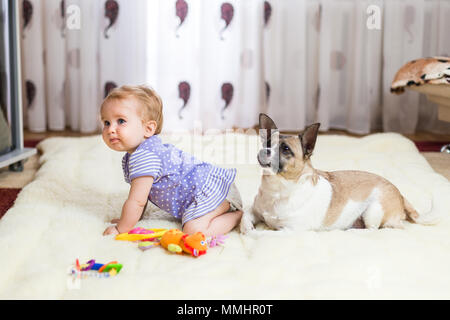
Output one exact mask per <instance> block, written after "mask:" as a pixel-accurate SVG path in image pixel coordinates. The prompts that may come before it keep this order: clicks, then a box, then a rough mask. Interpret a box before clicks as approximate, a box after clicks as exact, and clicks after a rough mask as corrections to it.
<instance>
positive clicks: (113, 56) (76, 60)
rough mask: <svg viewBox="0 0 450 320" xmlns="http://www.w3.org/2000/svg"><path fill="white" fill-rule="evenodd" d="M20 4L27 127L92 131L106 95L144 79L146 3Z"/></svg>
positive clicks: (57, 0)
mask: <svg viewBox="0 0 450 320" xmlns="http://www.w3.org/2000/svg"><path fill="white" fill-rule="evenodd" d="M21 3H22V5H21V7H22V52H23V56H22V69H23V82H24V90H23V91H24V108H25V110H24V111H25V112H24V114H25V117H26V121H25V123H26V125H27V127H28V128H29V129H30V130H31V131H45V130H47V129H49V130H62V129H64V128H66V127H69V128H70V129H72V130H75V131H81V132H95V131H96V130H98V128H99V118H98V111H99V105H100V103H101V100H102V98H103V97H104V95H105V91H107V90H108V89H110V88H112V87H114V86H117V85H121V84H125V83H130V84H142V83H145V81H146V68H145V61H146V38H147V36H146V34H147V29H146V23H147V12H146V9H147V6H146V4H147V3H146V1H145V0H133V1H126V0H122V1H99V0H64V1H61V0H46V1H40V0H21Z"/></svg>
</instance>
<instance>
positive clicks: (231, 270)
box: [0, 134, 450, 299]
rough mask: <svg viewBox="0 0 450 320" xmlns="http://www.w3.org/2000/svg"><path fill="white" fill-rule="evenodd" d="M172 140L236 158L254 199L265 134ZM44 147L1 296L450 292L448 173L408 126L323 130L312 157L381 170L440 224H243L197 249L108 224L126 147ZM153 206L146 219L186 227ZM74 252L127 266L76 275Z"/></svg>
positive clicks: (7, 241) (2, 256) (11, 225)
mask: <svg viewBox="0 0 450 320" xmlns="http://www.w3.org/2000/svg"><path fill="white" fill-rule="evenodd" d="M163 140H165V141H166V142H171V143H174V144H176V145H177V146H178V147H180V148H183V149H184V150H186V151H188V152H190V153H193V154H195V155H196V156H198V157H200V158H202V159H203V160H206V161H211V162H213V163H216V164H218V165H221V166H224V167H232V166H235V167H237V169H238V174H237V180H236V183H237V186H238V188H239V189H240V191H241V193H242V197H243V200H244V205H245V206H246V207H249V206H250V205H251V203H252V201H253V197H254V196H255V194H256V192H257V188H258V186H259V182H260V174H261V172H260V169H259V167H258V165H257V164H256V158H255V157H256V153H257V151H258V137H257V136H248V135H239V134H230V135H217V136H204V137H202V136H189V135H184V136H172V137H163ZM39 148H40V149H41V150H42V151H43V155H42V157H41V160H40V161H41V164H42V166H41V168H40V169H39V171H38V173H37V175H36V177H35V180H34V181H33V182H31V183H30V184H29V185H27V186H26V187H25V188H24V189H23V191H22V192H21V193H20V194H19V197H18V199H17V201H16V203H15V205H14V207H13V208H11V209H10V210H9V211H8V212H7V214H6V215H5V216H4V217H3V218H2V219H1V220H0V260H1V271H0V298H1V299H16V298H25V299H27V298H31V299H38V298H39V299H111V298H112V299H115V298H120V299H140V298H144V299H322V298H326V299H339V298H343V299H347V298H352V299H366V298H369V299H372V298H374V299H379V298H380V299H381V298H386V299H416V298H424V299H435V298H437V299H440V298H442V299H449V298H450V272H449V270H450V219H449V217H450V214H449V211H450V207H449V201H448V199H449V198H450V183H449V181H448V180H447V179H445V178H444V177H442V176H441V175H439V174H437V173H435V172H434V171H433V170H432V168H431V167H430V166H429V165H428V163H427V162H426V160H425V159H424V158H423V157H422V156H421V155H420V154H419V153H418V151H417V149H416V148H415V146H414V144H413V143H412V142H411V141H409V140H407V139H405V138H403V137H402V136H400V135H397V134H376V135H372V136H368V137H365V138H362V139H358V138H350V137H343V136H319V138H318V142H317V145H316V150H315V154H314V156H313V158H312V161H313V165H314V166H315V167H316V168H320V169H322V170H337V169H359V170H367V171H371V172H374V173H378V174H380V175H382V176H384V177H386V178H388V179H389V180H390V181H392V182H393V183H394V184H395V185H396V186H397V187H398V188H399V189H400V191H401V192H402V193H403V194H404V195H405V197H406V198H408V200H409V201H410V202H411V203H412V204H413V205H414V206H415V207H416V209H417V210H418V211H419V213H421V214H423V213H425V212H428V211H430V210H431V211H432V213H433V214H435V215H440V216H441V217H442V218H443V219H442V220H441V221H440V222H439V223H438V224H437V225H433V226H423V225H414V224H409V223H407V224H406V227H405V229H403V230H393V229H381V230H375V231H369V230H349V231H331V232H303V233H298V234H284V233H282V232H273V233H271V234H263V233H261V232H260V233H258V232H255V233H252V234H250V235H246V236H242V235H240V234H239V233H238V231H233V232H231V233H230V237H229V238H228V239H227V240H226V242H225V244H224V246H223V247H215V248H211V249H210V250H209V251H208V253H207V254H206V255H205V256H201V257H199V258H192V257H188V256H178V255H172V254H170V253H168V252H166V251H164V250H163V249H161V248H154V249H150V250H147V251H144V252H142V251H140V250H139V249H138V247H137V244H136V243H131V242H122V241H115V240H114V239H113V238H112V237H104V236H102V232H103V230H104V229H105V228H106V227H107V226H108V225H109V221H110V220H111V219H112V218H116V217H119V216H120V210H121V206H122V203H123V201H124V200H125V199H126V197H127V192H128V185H127V184H126V183H125V182H124V181H123V177H122V169H121V161H120V160H121V157H122V154H120V153H117V152H114V151H111V150H109V149H107V147H105V146H104V144H103V142H102V140H101V137H100V136H95V137H87V138H51V139H47V140H45V141H43V142H42V143H41V144H40V145H39ZM236 163H237V164H236ZM152 210H154V208H148V209H147V211H146V214H145V215H146V217H147V219H144V220H142V221H140V222H139V223H138V226H142V227H147V228H172V227H180V225H179V223H178V222H176V221H174V220H171V219H167V215H165V214H164V213H162V212H156V213H154V214H150V211H152ZM262 228H263V226H261V225H260V226H258V229H262ZM76 258H79V259H80V261H81V262H85V261H87V260H90V259H96V260H97V261H98V262H103V263H106V262H109V261H112V260H117V261H119V262H120V263H122V264H123V265H124V267H123V269H122V271H121V272H120V274H119V275H117V276H116V277H113V278H108V279H97V278H88V279H83V280H81V281H75V282H72V281H71V280H70V279H71V278H70V277H68V275H67V271H68V270H69V269H70V266H71V265H72V264H73V263H74V261H75V259H76Z"/></svg>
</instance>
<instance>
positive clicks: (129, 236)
mask: <svg viewBox="0 0 450 320" xmlns="http://www.w3.org/2000/svg"><path fill="white" fill-rule="evenodd" d="M166 232H167V229H144V228H134V229H133V230H131V231H129V232H127V233H121V234H118V235H117V236H116V238H115V239H116V240H122V241H151V240H154V239H156V238H160V237H162V235H163V234H164V233H166Z"/></svg>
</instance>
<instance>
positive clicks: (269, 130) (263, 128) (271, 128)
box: [259, 113, 278, 148]
mask: <svg viewBox="0 0 450 320" xmlns="http://www.w3.org/2000/svg"><path fill="white" fill-rule="evenodd" d="M259 129H260V130H259V136H260V137H261V140H262V142H263V145H264V147H266V148H270V146H271V144H272V143H271V138H272V134H273V133H274V132H275V131H278V128H277V125H276V124H275V122H274V121H273V120H272V119H271V118H270V117H269V116H268V115H267V114H265V113H260V114H259Z"/></svg>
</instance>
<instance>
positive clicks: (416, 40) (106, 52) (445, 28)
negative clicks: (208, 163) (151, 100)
mask: <svg viewBox="0 0 450 320" xmlns="http://www.w3.org/2000/svg"><path fill="white" fill-rule="evenodd" d="M21 1H22V4H23V6H22V7H23V10H24V12H23V18H24V23H23V51H24V53H23V64H24V65H23V70H24V86H25V87H26V90H24V91H25V92H26V97H25V99H24V101H25V109H26V110H25V114H26V116H27V119H26V123H27V125H28V128H29V129H30V130H33V131H43V130H46V129H51V130H59V129H62V128H64V127H67V126H68V127H70V128H71V129H73V130H80V131H82V132H91V131H95V130H97V129H98V126H99V123H98V121H97V119H98V118H97V114H98V107H99V104H100V101H101V99H102V98H103V97H104V95H105V93H106V92H107V91H108V90H110V88H112V87H114V86H120V85H123V84H141V83H147V84H148V85H150V86H152V87H154V88H155V89H156V90H157V91H158V92H159V93H160V95H161V96H162V98H163V101H164V110H165V114H164V116H165V127H164V131H175V130H180V129H182V130H185V129H196V130H207V129H213V128H214V129H225V128H232V127H244V128H248V127H252V126H254V125H255V124H257V120H258V114H259V112H267V113H268V114H269V115H270V116H272V117H273V118H274V119H275V121H276V122H277V123H278V124H279V126H280V128H282V129H286V130H297V129H303V128H304V126H305V125H307V124H309V123H312V122H316V121H318V122H321V124H322V126H321V129H322V130H327V129H330V128H339V129H345V130H348V131H350V132H354V133H369V132H370V131H374V130H385V131H400V132H405V133H408V132H413V131H414V130H417V129H420V130H429V131H440V132H442V131H445V132H450V125H449V124H448V123H443V122H440V121H438V120H437V111H436V106H435V105H434V104H432V103H430V102H428V101H427V100H426V98H425V97H423V96H419V94H418V93H415V92H408V91H407V92H406V93H405V94H403V95H400V96H396V95H393V94H391V93H390V91H389V87H390V82H391V81H392V78H393V76H394V74H395V72H396V71H397V70H398V69H399V68H400V67H401V66H402V65H403V64H404V63H406V62H407V61H409V60H413V59H417V58H420V57H427V56H436V55H443V56H448V55H449V54H450V42H449V41H448V39H447V38H448V32H449V31H450V20H449V19H448V17H449V16H450V1H448V0H389V1H388V0H305V1H298V0H267V1H264V0H228V1H219V0H147V1H146V0H133V1H129V0H128V1H127V0H115V1H113V0H108V1H106V0H70V1H69V0H65V1H60V0H46V1H37V0H34V1H33V0H21ZM30 7H32V13H31V14H30V13H29V11H30V10H29V8H30ZM27 8H28V9H27ZM77 9H79V11H80V12H79V16H80V21H81V25H80V27H79V28H77V27H76V17H77V15H76V10H77ZM27 10H28V11H27ZM74 12H75V13H74ZM445 17H447V18H445ZM74 26H75V27H74ZM446 36H447V38H446Z"/></svg>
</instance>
